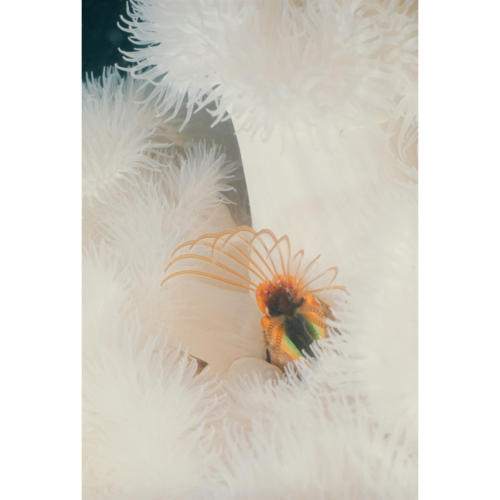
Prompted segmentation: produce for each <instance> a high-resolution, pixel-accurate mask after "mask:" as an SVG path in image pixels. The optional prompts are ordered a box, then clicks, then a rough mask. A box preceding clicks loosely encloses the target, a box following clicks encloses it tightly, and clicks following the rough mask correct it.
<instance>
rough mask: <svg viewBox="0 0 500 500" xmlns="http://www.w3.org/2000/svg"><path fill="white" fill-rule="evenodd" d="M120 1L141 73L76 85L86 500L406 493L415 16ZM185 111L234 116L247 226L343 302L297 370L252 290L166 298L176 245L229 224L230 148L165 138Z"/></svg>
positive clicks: (257, 4) (185, 291) (173, 292)
mask: <svg viewBox="0 0 500 500" xmlns="http://www.w3.org/2000/svg"><path fill="white" fill-rule="evenodd" d="M129 4H130V12H129V15H128V16H127V19H128V20H126V21H124V23H125V25H126V28H127V29H128V30H129V31H130V33H131V36H132V38H133V39H134V40H135V42H136V43H137V46H138V50H137V51H135V52H133V53H130V54H127V56H126V57H127V58H128V59H129V60H130V61H131V62H132V63H133V67H132V69H131V70H130V71H131V74H132V75H131V76H133V77H134V80H132V79H130V76H129V77H127V78H126V79H125V80H124V81H122V80H121V78H120V77H119V76H118V75H116V76H113V78H114V79H115V80H114V83H113V85H112V86H109V87H106V82H104V81H103V82H102V83H96V82H94V83H92V84H87V86H88V88H89V89H90V90H92V92H90V93H91V94H92V95H97V96H98V100H97V101H96V102H98V103H99V106H97V107H96V106H95V105H94V104H92V106H93V107H92V106H90V107H89V108H88V109H89V110H90V111H92V110H93V111H92V112H91V113H90V114H89V113H87V114H86V115H85V114H84V120H85V119H86V118H85V116H89V118H88V120H89V121H88V123H89V124H90V123H91V126H88V127H87V126H86V125H84V130H86V132H85V133H86V134H87V136H86V139H85V141H86V142H87V143H88V144H89V145H90V144H95V145H96V146H92V148H91V149H92V151H93V152H92V153H85V154H84V178H85V176H87V179H88V181H85V182H84V189H85V192H84V200H85V199H88V201H87V202H85V203H88V207H89V209H88V211H87V212H84V214H85V216H86V220H85V221H84V231H85V239H84V241H85V242H86V251H85V256H84V440H85V462H84V463H85V484H86V494H87V496H88V498H106V497H107V498H138V497H143V498H146V497H147V498H156V497H158V498H162V497H174V498H214V497H215V498H255V497H257V496H260V497H262V498H273V499H274V498H331V497H333V498H344V499H354V498H356V499H358V498H359V499H361V498H363V499H366V498H384V499H386V498H389V499H391V498H392V499H400V498H415V497H416V470H417V469H416V464H417V443H416V437H417V430H416V410H417V408H416V361H417V352H416V249H417V241H416V238H417V234H416V201H417V190H416V184H415V183H414V182H413V181H411V180H409V178H411V177H415V173H416V157H415V155H414V146H415V143H416V124H417V122H416V107H415V105H416V98H415V96H416V91H415V88H416V12H415V11H416V9H415V7H414V5H413V2H409V1H402V2H400V1H395V0H369V1H368V2H366V1H351V2H346V1H341V0H333V1H329V2H325V1H321V0H304V1H291V0H290V1H286V0H279V1H276V2H263V1H257V0H256V1H245V2H243V1H242V2H239V1H223V0H221V1H209V0H206V1H202V0H200V1H194V2H177V1H160V0H131V1H130V2H129ZM144 81H145V82H146V83H147V86H146V87H145V88H144V89H142V88H141V87H140V85H142V84H143V83H145V82H144ZM137 82H140V85H139V84H138V83H137ZM101 87H102V88H101ZM106 88H107V89H108V90H107V91H105V89H106ZM146 90H147V91H146ZM134 95H135V96H137V97H139V99H137V100H136V99H135V97H133V96H134ZM129 96H132V98H129ZM99 99H100V101H99ZM117 104H118V105H117ZM184 104H185V105H186V106H187V110H188V111H187V114H186V121H188V120H189V119H190V112H194V111H195V110H196V109H197V108H198V107H202V106H207V107H208V108H209V109H210V110H211V112H212V113H213V115H214V119H215V120H222V119H225V118H226V117H228V116H230V117H231V119H233V121H234V123H235V127H236V129H237V137H238V141H239V144H240V148H241V152H242V158H243V164H244V168H245V176H246V179H247V184H248V191H249V198H250V205H251V211H252V218H253V225H254V227H255V228H256V229H260V228H262V227H270V228H272V230H273V231H274V232H275V233H276V234H288V235H289V237H290V240H291V241H292V242H293V243H294V247H295V251H297V250H299V249H300V248H304V249H305V250H307V251H308V252H311V253H313V252H316V253H317V252H321V254H322V258H321V260H322V262H324V263H325V265H337V266H338V267H339V271H340V276H341V277H342V283H343V284H345V285H346V286H347V288H348V290H349V292H350V298H349V307H348V308H346V309H345V310H344V311H343V312H342V314H341V316H342V317H341V319H342V322H343V323H342V324H343V327H344V331H343V333H344V334H343V335H342V336H340V337H335V338H330V339H327V340H325V341H324V342H323V343H322V345H320V346H318V347H317V348H318V349H320V350H321V355H320V356H319V358H318V360H317V361H316V362H314V363H310V364H304V365H299V366H298V367H297V370H298V372H297V373H294V372H289V373H288V374H287V375H286V376H282V375H280V374H279V373H276V372H275V371H273V369H272V368H269V365H267V364H266V363H264V362H263V361H262V359H261V358H262V352H261V351H262V345H261V344H258V343H256V344H253V343H252V338H253V336H254V337H255V338H258V339H259V341H260V339H261V330H260V325H259V312H258V310H257V308H256V307H255V302H254V300H253V298H252V297H251V296H249V295H245V294H241V293H232V292H231V290H227V289H224V288H220V287H218V286H215V285H214V284H201V283H200V282H199V280H198V281H197V280H196V279H195V278H194V279H193V280H191V281H184V282H183V284H181V282H180V281H179V282H178V283H177V284H176V285H175V286H174V285H173V284H172V286H168V287H164V288H161V287H160V286H159V284H160V282H161V280H162V279H163V277H164V268H165V265H166V264H167V263H168V261H169V259H170V256H171V253H172V251H173V250H174V249H175V248H176V247H177V246H178V245H179V244H180V243H182V242H183V241H186V240H190V239H195V238H196V237H198V236H199V235H201V234H203V233H209V232H219V231H221V230H224V229H230V228H232V227H234V223H233V221H232V219H231V216H230V213H229V211H228V210H227V205H226V201H227V199H226V198H225V196H224V193H225V192H226V190H227V189H228V188H229V187H228V180H229V179H228V176H230V175H231V169H230V166H228V165H227V162H225V161H224V158H223V155H222V152H221V151H219V150H216V149H214V148H211V147H210V146H207V145H204V144H187V143H184V139H185V138H182V136H180V138H179V136H177V137H175V136H174V134H173V132H172V129H170V130H169V131H168V129H166V128H162V127H164V126H165V123H166V122H165V116H166V115H163V113H166V112H168V113H170V115H172V114H174V115H175V113H176V112H178V111H179V110H180V109H181V107H182V106H183V105H184ZM136 106H138V107H136ZM98 110H101V111H99V112H102V116H106V117H108V118H109V120H108V119H103V120H99V119H97V118H95V117H97V116H98V113H97V111H98ZM118 112H119V113H118ZM120 113H121V114H120ZM112 116H115V117H118V116H120V118H115V119H111V117H112ZM92 117H94V118H92ZM127 117H128V118H129V119H127ZM141 117H142V118H141ZM90 120H93V121H92V122H90ZM139 120H143V121H142V122H141V125H139ZM136 127H139V128H140V130H139V129H136ZM120 129H122V131H123V134H124V136H126V137H128V138H129V140H128V141H125V142H124V143H123V144H122V143H121V142H120V141H119V140H118V139H117V138H119V137H120V133H119V131H120ZM136 130H137V133H136ZM162 130H163V132H162ZM113 131H115V132H113ZM102 138H108V141H107V142H106V141H104V142H103V143H101V142H100V141H101V139H102ZM159 139H160V140H159ZM172 143H175V144H177V146H175V147H167V144H172ZM99 144H101V145H99ZM120 144H122V145H121V146H120ZM97 145H99V146H97ZM121 148H125V149H123V150H122V149H121ZM118 150H119V151H118ZM84 151H85V148H84ZM108 151H109V152H110V153H109V154H110V158H111V160H110V161H107V160H105V158H107V157H106V156H105V154H108V153H107V152H108ZM105 152H106V153H105ZM122 154H123V156H120V155H122ZM85 155H86V156H85ZM85 157H86V158H87V159H88V158H91V157H92V158H94V160H92V161H87V162H85ZM120 158H121V159H120ZM86 165H87V166H86ZM124 178H126V179H127V180H126V181H123V179H124ZM114 179H117V180H118V182H117V183H116V182H115V181H114ZM128 179H133V182H132V183H130V182H128ZM91 198H92V200H93V201H91ZM172 283H173V281H172ZM179 344H180V345H181V346H182V349H183V350H189V352H190V353H191V354H193V355H195V356H196V357H199V358H201V359H204V360H207V361H208V362H209V365H210V366H209V371H208V372H207V371H203V372H202V373H201V375H195V372H196V366H195V365H194V364H190V361H189V359H187V358H185V357H183V355H182V354H180V353H178V352H177V351H176V350H175V349H176V346H178V345H179ZM214 372H219V374H220V375H219V376H218V378H216V379H213V378H212V377H211V376H210V375H211V374H213V373H214Z"/></svg>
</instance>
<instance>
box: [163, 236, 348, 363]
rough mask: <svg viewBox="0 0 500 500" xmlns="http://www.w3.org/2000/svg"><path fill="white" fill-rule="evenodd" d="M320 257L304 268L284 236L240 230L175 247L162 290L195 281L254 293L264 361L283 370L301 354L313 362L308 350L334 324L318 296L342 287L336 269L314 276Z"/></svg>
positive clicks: (301, 258)
mask: <svg viewBox="0 0 500 500" xmlns="http://www.w3.org/2000/svg"><path fill="white" fill-rule="evenodd" d="M319 257H320V256H319V255H318V256H317V257H315V258H314V259H312V260H311V261H309V263H307V264H304V251H303V250H299V251H298V252H296V253H295V254H293V255H292V252H291V246H290V241H289V238H288V236H286V235H285V236H282V237H281V238H277V237H276V236H275V235H274V233H273V232H272V231H271V230H269V229H263V230H261V231H255V230H254V229H252V228H250V227H239V228H236V229H231V230H227V231H223V232H221V233H210V234H203V235H201V236H200V237H199V238H197V239H195V240H191V241H187V242H185V243H182V244H181V245H179V246H178V247H177V248H176V249H175V250H174V252H173V256H172V260H171V261H170V263H169V264H168V266H167V267H166V269H165V271H166V272H169V274H167V276H166V277H165V279H164V280H163V282H162V284H163V283H165V282H166V281H168V280H170V279H172V278H175V277H177V276H183V275H195V276H198V277H201V278H206V279H209V280H214V281H216V282H218V283H219V284H221V285H222V286H229V287H234V288H236V289H240V290H243V291H245V290H247V291H250V292H253V293H254V294H255V298H256V301H257V305H258V307H259V309H260V311H261V312H262V313H263V314H264V316H263V317H262V320H261V325H262V328H263V330H264V337H265V343H266V347H267V353H268V360H269V361H271V362H272V363H273V364H275V365H277V366H279V367H280V368H283V366H284V365H285V364H286V363H288V362H289V361H292V360H295V359H298V358H300V357H301V356H303V355H304V354H307V355H309V356H314V352H313V350H312V349H311V344H312V343H313V342H314V341H316V340H318V339H320V338H324V337H325V336H326V334H327V319H330V320H335V316H334V315H333V312H332V306H331V304H329V303H328V302H327V301H325V300H324V299H322V298H320V295H322V294H325V293H327V292H329V291H335V290H337V291H343V292H345V287H344V286H341V285H336V284H334V282H335V279H336V277H337V274H338V269H337V267H335V266H332V267H329V268H327V269H325V270H323V271H320V272H319V273H318V272H317V271H316V272H315V271H314V269H315V268H316V265H317V263H318V260H319Z"/></svg>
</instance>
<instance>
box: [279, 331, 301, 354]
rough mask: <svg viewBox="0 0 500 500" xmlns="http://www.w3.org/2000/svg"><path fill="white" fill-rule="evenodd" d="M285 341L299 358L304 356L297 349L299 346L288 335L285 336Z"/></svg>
mask: <svg viewBox="0 0 500 500" xmlns="http://www.w3.org/2000/svg"><path fill="white" fill-rule="evenodd" d="M283 341H284V342H285V344H286V346H287V347H288V348H289V349H290V350H291V351H292V352H293V353H294V354H295V355H296V356H298V357H299V358H300V357H301V356H302V353H301V352H300V351H299V350H298V349H297V346H296V345H295V344H294V343H293V342H292V341H291V340H290V338H289V337H288V335H286V334H285V335H283Z"/></svg>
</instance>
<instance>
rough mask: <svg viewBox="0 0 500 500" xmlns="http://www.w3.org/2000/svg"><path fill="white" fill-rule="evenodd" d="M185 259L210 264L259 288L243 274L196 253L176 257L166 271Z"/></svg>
mask: <svg viewBox="0 0 500 500" xmlns="http://www.w3.org/2000/svg"><path fill="white" fill-rule="evenodd" d="M185 259H195V260H201V261H203V262H208V263H209V264H214V265H216V266H217V267H220V268H221V269H224V271H227V272H228V273H231V274H234V275H235V276H238V278H240V279H242V280H243V281H246V282H247V283H250V284H251V285H252V286H253V287H254V288H255V289H256V288H257V285H256V284H255V283H254V282H253V281H250V280H249V279H248V278H247V277H246V276H243V275H242V274H240V273H238V272H236V271H235V270H234V269H231V268H230V267H228V266H226V265H224V264H222V263H221V262H218V261H216V260H213V259H211V258H209V257H205V256H204V255H198V254H196V253H186V254H183V255H179V256H177V257H174V258H173V259H172V260H171V261H170V263H169V264H168V266H167V267H166V269H165V271H167V269H168V268H169V267H170V266H171V265H172V264H174V263H175V262H178V261H179V260H185Z"/></svg>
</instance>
